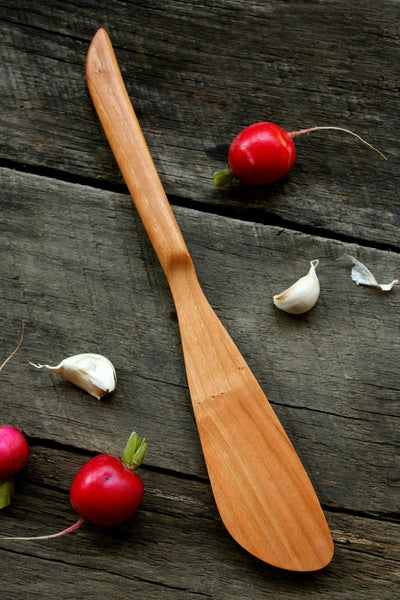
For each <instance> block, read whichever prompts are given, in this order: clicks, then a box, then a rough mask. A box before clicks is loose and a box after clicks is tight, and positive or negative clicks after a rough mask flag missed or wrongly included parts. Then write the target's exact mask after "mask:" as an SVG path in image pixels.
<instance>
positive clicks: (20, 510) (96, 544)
mask: <svg viewBox="0 0 400 600" xmlns="http://www.w3.org/2000/svg"><path fill="white" fill-rule="evenodd" d="M83 460H85V457H82V456H79V455H78V454H76V453H74V454H72V453H70V452H67V451H63V450H62V449H49V448H44V447H40V446H34V447H33V452H32V456H31V461H30V463H29V466H28V467H27V469H26V473H25V474H24V477H23V478H22V477H21V478H19V481H18V483H17V491H18V497H17V499H16V501H15V502H14V504H13V505H12V506H11V507H10V508H9V509H7V510H6V511H3V512H2V515H1V516H2V518H1V533H2V534H5V533H8V534H23V533H27V532H28V531H29V533H32V534H35V533H37V532H38V531H39V530H40V531H41V532H42V531H55V530H57V529H60V528H62V527H64V526H65V525H66V524H67V523H70V522H73V520H74V519H75V515H74V513H73V511H72V508H71V507H70V505H69V502H68V482H69V479H70V478H71V477H72V475H73V473H74V472H75V470H76V469H77V468H78V466H79V465H80V464H82V462H83ZM141 473H142V477H143V480H144V482H145V488H146V494H145V497H144V500H143V503H142V505H141V508H140V509H139V511H138V512H137V513H136V515H135V516H134V517H133V518H132V519H130V520H129V521H127V522H126V523H125V524H123V525H121V526H119V527H114V528H111V529H101V528H98V527H93V526H90V525H85V526H84V527H83V528H81V529H80V531H78V532H76V533H74V534H71V535H70V536H69V537H65V538H59V539H58V540H52V541H48V542H43V541H35V542H16V541H14V542H11V541H1V542H0V556H1V558H2V561H3V564H4V562H5V563H6V564H7V569H5V570H3V572H2V598H4V599H5V600H11V599H12V598H14V597H15V592H16V590H21V593H22V594H23V595H24V597H28V596H29V598H33V599H35V598H39V595H40V597H41V598H42V599H43V600H47V599H49V600H50V599H53V598H54V597H56V596H60V595H62V597H74V598H77V597H82V598H83V597H84V598H85V599H86V598H89V599H91V598H95V597H98V594H99V592H100V593H101V594H102V595H103V596H106V597H110V598H111V597H114V596H115V597H118V598H120V599H121V600H124V599H125V598H131V597H132V595H135V594H136V595H141V596H144V595H145V596H146V597H148V598H154V599H155V598H160V597H162V598H166V599H169V598H171V599H176V598H178V599H179V598H182V599H183V598H185V599H191V598H198V597H204V598H215V599H218V600H220V599H221V600H225V599H226V600H233V599H236V598H238V599H239V598H240V599H241V598H244V597H246V598H247V597H248V598H250V597H251V598H254V600H258V599H260V600H261V599H262V598H278V599H280V600H286V599H289V598H293V597H294V596H295V597H301V598H304V599H309V598H315V597H316V595H318V596H323V597H324V598H326V599H327V600H334V599H336V598H337V597H338V595H341V594H342V597H345V598H352V600H364V599H365V597H366V594H368V595H372V596H375V597H379V598H382V599H383V600H391V599H392V598H394V597H395V590H396V587H397V585H398V572H397V564H398V560H399V558H400V557H399V547H398V544H396V537H397V539H398V535H399V526H398V525H394V524H390V523H387V522H384V521H381V522H379V521H376V520H374V519H368V518H361V517H357V516H354V515H353V516H352V515H346V514H340V513H333V514H330V515H329V521H330V525H331V528H332V533H333V536H334V540H335V546H336V553H335V557H334V559H333V561H332V563H331V564H330V565H329V566H328V567H327V569H325V570H323V571H321V572H318V573H313V574H295V573H288V572H285V571H279V570H277V569H273V568H272V567H269V566H268V565H265V564H264V563H261V562H260V561H258V560H257V559H255V558H254V557H251V556H250V555H248V554H247V553H245V552H244V551H242V550H241V549H240V547H239V546H237V545H236V544H235V542H234V541H233V540H232V538H230V536H229V535H228V534H227V533H226V531H225V530H224V529H223V526H222V524H221V522H220V520H219V518H218V514H217V512H216V509H215V507H214V503H213V499H212V495H211V492H210V489H209V487H208V484H207V482H201V481H196V480H190V479H182V478H181V477H179V478H177V477H174V476H173V475H171V474H165V473H158V472H156V471H153V470H148V469H146V468H143V469H142V470H141ZM21 572H23V573H24V577H23V578H21V576H20V575H21ZM16 581H19V582H20V583H19V584H18V585H17V584H16ZM13 594H14V595H13Z"/></svg>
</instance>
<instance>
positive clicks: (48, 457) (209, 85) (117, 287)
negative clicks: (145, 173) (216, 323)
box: [0, 0, 400, 600]
mask: <svg viewBox="0 0 400 600" xmlns="http://www.w3.org/2000/svg"><path fill="white" fill-rule="evenodd" d="M396 8H397V3H396V2H390V1H387V0H385V1H384V2H383V3H381V4H380V5H379V6H378V5H375V3H373V2H362V3H361V2H358V1H356V2H354V3H352V5H351V7H349V6H348V5H347V3H344V2H336V3H330V2H327V1H324V2H317V1H315V2H314V1H312V2H308V3H296V2H283V1H282V2H281V1H278V2H274V3H273V2H255V1H253V2H246V3H244V2H242V1H228V2H219V1H218V2H204V3H191V2H178V1H166V2H165V1H164V2H158V1H154V2H149V3H140V2H128V3H126V2H124V3H122V2H113V3H111V5H110V3H106V2H98V3H96V10H94V6H93V3H91V2H71V3H68V5H66V4H65V3H61V2H55V1H51V2H49V3H46V5H43V6H38V5H36V3H29V2H22V1H21V0H16V1H15V2H12V3H11V2H8V0H5V1H3V2H2V3H1V6H0V29H1V32H2V33H1V37H0V56H1V58H2V61H1V62H2V69H3V73H2V78H1V81H2V94H1V97H0V103H1V110H0V131H1V133H2V135H1V137H0V179H1V185H0V190H1V192H0V194H1V195H0V202H1V237H0V240H1V243H0V255H1V260H0V278H1V282H2V285H1V299H0V324H1V332H2V335H1V339H2V355H3V357H4V358H5V357H6V356H7V355H8V354H9V353H10V352H11V351H12V350H13V348H14V347H15V345H16V342H17V341H18V337H19V331H20V324H21V320H22V319H23V320H24V323H25V337H24V341H23V345H22V347H21V349H20V350H19V352H18V353H17V354H16V355H15V356H14V358H13V359H12V360H11V361H10V362H9V363H8V364H7V366H6V367H5V369H4V370H3V372H2V373H1V376H0V384H1V389H2V394H1V400H0V422H2V423H11V424H14V425H15V426H17V427H20V428H21V429H22V430H23V431H24V432H25V434H26V435H27V437H28V439H29V441H30V445H31V448H32V452H31V457H30V461H29V463H28V466H27V468H26V469H25V470H24V471H23V472H22V473H21V474H20V475H19V476H18V477H17V478H16V497H15V499H14V502H13V504H12V505H11V506H10V507H9V508H7V509H5V510H3V511H1V514H0V523H1V534H2V535H12V534H14V535H26V534H27V535H35V534H36V533H37V534H42V533H47V532H49V533H52V532H54V531H57V530H59V529H62V528H64V527H65V526H67V525H68V524H70V523H72V522H73V520H75V518H76V515H75V514H74V512H73V510H72V508H71V507H70V505H69V500H68V489H69V484H70V481H71V479H72V477H73V475H74V473H75V472H76V470H77V469H78V468H79V466H80V465H81V464H82V463H83V462H84V460H86V459H87V458H88V457H89V456H91V455H93V454H94V453H97V452H102V451H109V452H113V453H116V454H118V453H120V452H121V451H122V448H123V445H124V443H125V440H126V438H127V436H128V435H129V433H130V431H131V430H132V429H136V430H137V431H138V432H139V433H140V434H143V435H146V437H147V438H148V439H149V442H150V446H149V450H148V454H147V456H146V460H145V463H144V465H143V467H142V468H141V474H142V477H143V480H144V483H145V488H146V493H145V497H144V500H143V503H142V505H141V507H140V509H139V511H138V513H137V514H136V515H135V516H134V517H133V518H132V519H130V520H129V521H127V522H126V523H125V524H123V525H122V526H120V527H118V528H113V529H112V530H111V529H106V530H102V529H100V528H94V527H90V526H87V527H85V528H83V529H81V530H80V531H79V532H77V533H75V534H71V535H70V536H69V537H68V538H64V539H63V538H61V539H59V540H53V541H51V542H50V541H49V542H39V541H37V542H23V543H21V542H18V543H17V542H5V541H2V542H0V556H1V561H2V576H1V584H2V585H1V597H2V600H8V599H11V598H13V599H14V598H18V597H26V598H29V599H31V598H32V599H35V598H41V599H43V600H47V599H49V600H50V599H52V598H54V597H63V598H71V599H72V598H73V599H77V598H84V599H85V600H87V599H90V598H92V597H93V598H95V597H98V595H99V593H102V594H103V595H104V596H107V597H110V598H118V599H121V600H124V599H125V598H126V599H128V598H130V597H131V596H132V594H135V593H136V594H141V595H143V596H144V595H145V596H146V597H147V598H160V597H161V598H166V599H169V598H171V599H173V598H174V599H175V598H176V599H180V598H182V599H190V598H198V597H202V596H204V597H205V598H212V599H215V600H220V599H226V600H228V599H229V600H231V599H236V598H237V599H242V598H244V597H251V598H252V599H255V600H257V599H259V598H260V599H261V598H279V599H285V600H286V599H289V598H293V597H296V598H301V599H303V598H304V599H313V598H319V597H324V598H326V599H328V600H333V599H336V598H338V597H340V598H346V599H347V598H348V599H349V600H350V599H351V600H358V599H360V600H361V599H364V598H365V597H367V595H368V596H372V595H375V596H376V597H379V598H382V599H388V600H389V599H392V598H394V597H395V596H396V594H395V590H396V589H397V586H398V579H399V578H398V560H399V525H398V508H399V505H398V487H397V483H396V481H397V480H398V474H399V473H398V462H397V460H396V459H397V456H398V452H397V448H398V437H399V436H398V433H399V429H398V399H399V393H398V392H399V373H398V364H399V337H398V332H399V289H400V288H397V287H395V288H394V289H393V290H392V292H390V293H387V294H384V293H381V292H380V291H378V290H374V289H370V288H365V287H361V286H356V285H355V284H354V282H353V281H352V280H351V278H350V270H351V262H350V260H349V259H348V257H347V255H352V256H356V257H357V258H358V259H359V260H361V261H362V262H364V263H365V264H366V265H367V266H368V267H369V268H370V269H371V271H372V272H373V273H374V275H375V276H376V278H377V279H378V281H380V282H388V281H391V280H392V279H393V278H395V277H398V276H399V273H400V261H399V258H398V225H399V206H398V155H399V152H398V140H397V136H396V135H395V134H396V133H397V131H398V104H397V103H398V98H397V96H396V86H397V81H396V77H397V75H398V60H396V59H395V57H396V56H397V59H398V51H397V49H396V45H395V30H396V17H397V15H396ZM100 26H104V27H105V28H106V29H107V30H108V31H109V33H110V36H111V38H112V41H113V44H114V46H115V49H116V53H117V57H118V59H119V61H120V65H121V70H122V72H123V74H124V77H126V81H127V87H128V91H129V92H130V95H131V97H132V99H133V103H134V105H135V108H136V110H137V113H138V117H139V119H140V121H141V125H142V127H143V129H144V132H145V134H146V137H147V140H148V143H149V146H150V149H151V151H152V154H153V156H154V159H155V162H156V165H157V167H158V169H159V172H160V175H161V179H162V181H163V183H164V185H165V187H166V190H167V193H168V194H169V197H170V200H171V203H172V205H173V209H174V212H175V214H176V217H177V220H178V222H179V225H180V227H181V229H182V232H183V235H184V237H185V240H186V242H187V245H188V248H189V251H190V252H191V255H192V257H193V260H194V262H195V265H196V270H197V273H198V276H199V279H200V282H201V285H202V287H203V289H204V292H205V293H206V296H207V297H208V299H209V300H210V303H211V305H212V306H213V307H214V309H215V310H216V312H217V314H218V316H219V317H220V319H221V321H222V322H223V324H224V325H225V326H226V328H227V329H228V331H229V333H230V334H231V336H232V338H233V339H234V340H235V342H236V343H237V345H238V347H239V349H240V350H241V352H242V353H243V355H244V358H245V359H246V361H247V362H248V363H249V366H250V367H251V368H252V370H253V372H254V373H255V375H256V377H257V379H258V381H259V382H260V384H261V386H262V388H263V389H264V391H265V392H266V394H267V396H268V398H269V400H270V402H271V404H272V405H273V407H274V409H275V411H276V412H277V414H278V416H279V418H280V420H281V422H282V424H283V425H284V427H285V429H286V431H287V433H288V435H289V437H290V439H291V440H292V442H293V444H294V446H295V448H296V450H297V452H298V453H299V456H300V458H301V460H302V461H303V463H304V465H305V467H306V469H307V471H308V473H309V475H310V478H311V480H312V482H313V484H314V486H315V488H316V491H317V493H318V495H319V498H320V500H321V503H322V506H323V508H324V511H325V514H326V517H327V520H328V523H329V525H330V527H331V530H332V535H333V538H334V542H335V556H334V559H333V561H332V562H331V564H330V565H329V566H328V567H327V568H326V569H324V570H323V571H321V572H318V573H313V574H302V575H298V574H297V575H296V574H294V573H288V572H281V571H277V570H276V569H273V568H272V567H269V566H268V565H265V564H263V563H260V562H259V561H257V560H256V559H254V558H253V557H251V556H250V555H248V554H247V553H245V552H244V551H242V550H241V549H240V548H239V547H238V546H237V545H236V544H235V542H234V541H233V540H232V539H231V538H230V536H229V535H228V534H227V532H226V530H225V529H224V527H223V525H222V523H221V522H220V519H219V516H218V513H217V510H216V508H215V506H214V502H213V498H212V494H211V491H210V487H209V484H208V479H207V473H206V470H205V467H204V462H203V458H202V453H201V448H200V444H199V441H198V436H197V431H196V427H195V423H194V419H193V415H192V410H191V403H190V398H189V393H188V389H187V383H186V376H185V371H184V366H183V360H182V353H181V346H180V339H179V332H178V325H177V322H176V316H175V311H174V308H173V303H172V299H171V297H170V293H169V290H168V286H167V283H166V281H165V279H164V276H163V274H162V271H161V268H160V266H159V264H158V262H157V260H156V258H155V255H154V252H153V250H152V248H151V246H150V243H149V241H148V240H147V237H146V235H145V232H144V230H143V227H142V225H141V223H140V220H139V218H138V216H137V214H136V212H135V209H134V207H133V205H132V202H131V200H130V198H129V196H128V194H127V192H126V189H125V186H124V185H123V183H122V179H121V177H120V174H119V172H118V169H117V167H116V165H115V163H114V160H113V157H112V155H111V152H110V150H109V148H108V145H107V143H106V140H105V138H104V135H103V133H102V131H101V128H100V125H99V123H98V120H97V117H96V115H95V112H94V109H93V107H92V106H91V102H90V98H89V95H88V92H87V89H86V82H85V77H84V61H85V53H86V51H87V48H88V45H89V42H90V39H91V37H92V36H93V34H94V32H95V31H96V29H97V28H98V27H100ZM396 53H397V54H396ZM260 119H270V120H274V121H276V122H279V123H280V124H281V125H283V126H285V127H287V128H288V129H294V128H297V126H303V125H304V126H305V125H308V124H315V123H317V122H318V123H322V124H335V125H344V126H348V127H350V128H351V129H354V130H356V131H357V133H360V134H361V135H363V137H365V138H367V139H368V140H369V141H371V142H372V143H374V144H375V145H376V146H379V148H380V149H381V150H382V151H383V152H384V153H385V154H386V155H387V157H388V160H387V161H383V160H382V159H380V157H379V156H378V155H377V154H375V153H373V152H371V151H370V150H368V149H366V148H364V147H362V146H361V147H360V146H359V145H358V144H357V143H356V142H355V141H354V140H353V139H351V138H350V139H349V138H348V137H347V138H344V137H341V136H339V137H338V135H337V134H335V135H334V136H333V135H330V136H329V138H328V137H326V133H325V134H324V136H322V135H318V136H314V137H312V136H311V135H310V136H307V137H306V138H303V139H302V141H301V142H300V140H299V142H298V144H297V147H298V160H297V162H296V166H295V168H294V170H293V171H292V173H291V174H290V175H289V176H288V177H287V178H286V179H285V181H283V182H280V183H278V184H276V185H274V186H271V187H269V188H265V189H264V188H263V189H261V188H260V189H249V188H246V187H245V186H241V185H235V186H234V187H233V188H230V189H226V190H223V191H219V190H215V189H214V188H213V187H212V185H211V175H212V172H213V170H215V169H217V168H219V167H220V166H221V165H223V163H224V161H225V160H226V144H227V143H228V141H229V140H230V139H231V138H232V137H233V136H234V134H235V133H236V132H237V131H238V130H239V129H240V128H241V127H243V126H245V125H246V124H248V123H250V122H252V121H255V120H260ZM321 134H322V132H321ZM314 258H318V259H319V260H320V264H319V267H318V275H319V278H320V283H321V296H320V299H319V302H318V304H317V305H316V307H315V308H314V309H313V310H312V311H311V312H310V313H308V314H307V315H305V316H303V317H300V318H299V317H297V318H292V317H290V316H289V315H286V314H284V313H281V312H279V311H277V309H275V307H274V306H273V304H272V295H273V294H275V293H278V292H280V291H282V290H283V289H284V288H285V287H287V286H288V285H290V284H291V283H292V282H293V281H295V280H296V279H297V278H299V277H301V276H302V275H304V274H305V273H306V272H307V270H308V266H309V261H310V260H312V259H314ZM84 351H93V352H100V353H102V354H105V355H106V356H108V358H110V359H111V360H112V361H113V363H114V364H115V366H116V369H117V376H118V386H117V389H116V391H115V392H114V393H113V394H112V395H111V396H110V397H109V398H106V399H105V400H104V401H102V402H98V401H96V400H95V399H94V398H91V397H90V396H88V395H85V394H84V393H83V392H81V391H80V390H78V389H76V388H73V387H72V386H71V385H70V384H69V383H68V382H65V381H63V380H61V379H60V378H58V377H56V376H53V375H50V374H49V373H47V372H41V371H36V370H35V369H33V368H32V367H30V366H29V364H28V361H33V362H47V363H56V362H59V361H60V360H61V359H62V358H64V357H65V356H67V355H70V354H75V353H79V352H84ZM0 362H2V360H0Z"/></svg>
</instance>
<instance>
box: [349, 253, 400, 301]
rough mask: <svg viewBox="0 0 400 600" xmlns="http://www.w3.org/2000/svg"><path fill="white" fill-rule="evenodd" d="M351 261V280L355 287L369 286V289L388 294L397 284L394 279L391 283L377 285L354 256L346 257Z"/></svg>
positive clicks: (366, 268)
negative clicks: (373, 288)
mask: <svg viewBox="0 0 400 600" xmlns="http://www.w3.org/2000/svg"><path fill="white" fill-rule="evenodd" d="M347 256H348V257H349V258H350V259H351V260H352V261H353V265H354V266H353V268H352V270H351V278H352V280H353V281H354V282H355V283H356V284H357V285H369V286H371V287H376V288H380V289H381V290H383V291H384V292H390V290H391V289H392V288H393V286H395V285H396V284H397V283H399V280H398V279H394V280H393V281H392V282H391V283H378V282H377V280H376V279H375V277H374V276H373V275H372V273H371V271H370V270H369V269H368V267H366V266H365V265H364V264H363V263H362V262H360V261H359V260H358V259H357V258H354V256H350V255H349V254H348V255H347Z"/></svg>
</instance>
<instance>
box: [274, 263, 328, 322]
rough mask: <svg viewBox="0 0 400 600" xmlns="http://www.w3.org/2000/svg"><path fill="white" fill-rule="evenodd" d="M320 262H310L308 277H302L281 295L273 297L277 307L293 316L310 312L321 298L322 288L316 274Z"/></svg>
mask: <svg viewBox="0 0 400 600" xmlns="http://www.w3.org/2000/svg"><path fill="white" fill-rule="evenodd" d="M318 264H319V260H312V261H311V262H310V265H311V267H310V270H309V272H308V273H307V275H304V277H301V279H299V280H298V281H296V283H294V284H293V285H291V286H290V287H289V288H287V289H286V290H285V291H284V292H282V293H281V294H277V295H276V296H274V297H273V301H274V304H275V306H276V307H278V308H279V309H280V310H283V311H285V312H287V313H291V314H293V315H300V314H302V313H305V312H307V311H308V310H310V309H311V308H312V307H313V306H314V305H315V304H316V302H317V300H318V298H319V292H320V286H319V280H318V277H317V274H316V272H315V270H316V268H317V266H318Z"/></svg>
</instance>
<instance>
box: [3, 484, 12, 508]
mask: <svg viewBox="0 0 400 600" xmlns="http://www.w3.org/2000/svg"><path fill="white" fill-rule="evenodd" d="M13 496H14V481H13V479H12V478H10V479H0V508H5V507H6V506H9V504H11V498H12V497H13Z"/></svg>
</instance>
